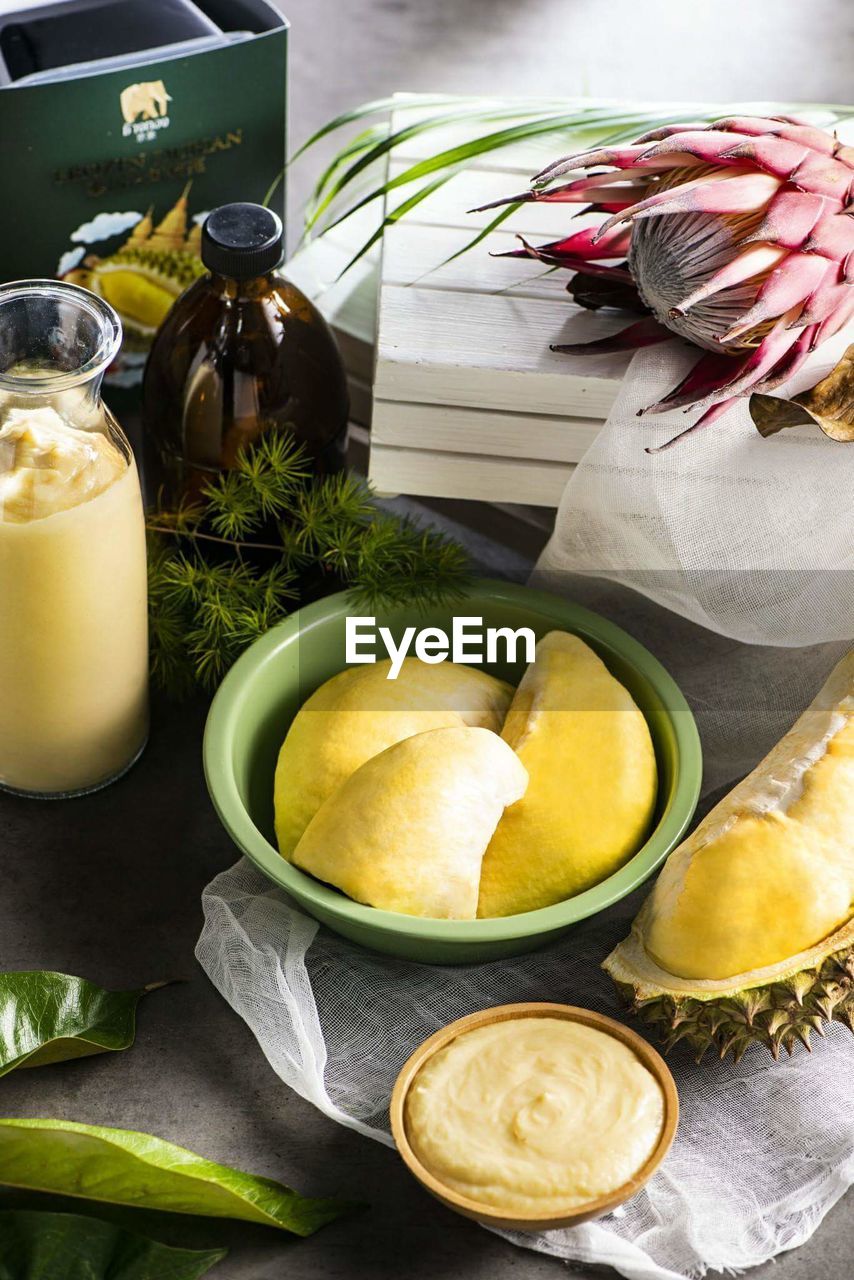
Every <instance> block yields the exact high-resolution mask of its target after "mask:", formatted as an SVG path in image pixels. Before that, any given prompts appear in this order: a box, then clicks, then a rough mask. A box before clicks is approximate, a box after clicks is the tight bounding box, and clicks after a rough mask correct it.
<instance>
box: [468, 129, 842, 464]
mask: <svg viewBox="0 0 854 1280" xmlns="http://www.w3.org/2000/svg"><path fill="white" fill-rule="evenodd" d="M604 166H607V168H605V167H604ZM600 168H601V170H602V171H601V172H594V173H588V174H587V176H586V177H582V178H576V179H573V180H570V181H568V182H563V183H561V184H559V185H555V183H556V182H557V180H558V179H559V178H562V177H564V176H565V175H566V174H568V173H571V172H572V171H575V170H590V169H595V170H600ZM541 200H542V201H560V202H564V201H565V202H567V203H572V204H575V203H581V204H584V205H586V206H587V208H586V209H585V210H584V211H583V212H601V213H603V214H608V215H610V216H608V217H606V218H605V219H603V221H602V223H601V224H600V225H599V226H598V227H585V228H584V229H583V230H582V231H578V232H576V233H575V234H574V235H569V236H567V237H566V238H565V239H563V240H557V241H554V242H553V243H551V244H546V245H541V246H539V247H536V248H535V247H534V246H532V245H530V244H528V243H526V242H524V241H523V244H524V247H523V248H522V249H519V250H516V251H515V255H514V256H525V255H530V256H534V257H536V258H539V259H541V260H542V261H543V262H547V263H549V264H551V265H554V266H561V267H567V268H568V269H570V270H572V271H576V272H581V273H583V277H584V278H589V277H591V276H593V277H597V278H598V279H600V280H602V282H603V284H604V283H605V282H608V286H609V288H611V287H612V286H618V287H619V293H618V295H617V296H619V297H620V300H621V303H622V304H623V305H625V302H626V298H627V296H628V297H629V299H631V294H630V293H629V294H628V295H627V293H626V290H627V289H636V291H637V295H638V296H637V298H636V300H635V304H634V305H635V309H640V310H644V309H646V310H648V311H649V312H651V315H648V316H647V317H646V318H644V319H643V320H640V321H638V322H636V323H635V324H632V325H630V326H629V328H627V329H625V330H623V332H622V333H619V334H616V335H615V336H614V337H611V338H605V339H601V340H599V341H597V342H589V343H581V344H577V345H573V346H567V347H556V348H555V350H565V351H572V352H575V353H578V352H584V351H587V352H590V353H602V352H606V351H619V350H628V349H630V348H632V347H638V346H646V345H650V344H652V343H655V342H662V341H664V340H665V339H667V338H672V337H673V335H674V333H675V334H679V335H681V336H682V337H683V338H687V339H688V340H689V341H690V342H693V343H695V344H696V345H697V346H699V347H703V348H704V349H705V352H706V354H704V355H703V356H701V357H700V359H699V360H698V362H697V364H696V365H695V366H694V368H693V369H692V370H691V372H690V373H689V374H688V376H687V377H686V378H685V379H684V380H683V381H682V382H681V383H680V385H679V386H677V387H675V388H674V389H673V390H672V391H671V392H670V393H669V394H668V395H667V396H665V397H664V399H663V400H660V401H659V402H658V403H657V404H653V405H650V406H649V408H648V409H646V410H644V412H645V413H661V412H664V411H665V410H668V409H675V408H680V407H681V408H684V409H685V410H686V411H687V410H688V409H696V408H703V409H704V410H705V412H704V413H703V415H702V416H701V417H700V419H699V420H698V421H697V422H696V423H695V424H694V425H693V426H692V427H690V428H689V429H688V431H686V432H682V433H681V435H679V436H677V437H676V440H679V439H681V438H682V437H683V436H684V435H687V434H689V433H690V432H693V431H697V430H699V429H701V428H703V427H707V426H709V425H711V423H712V422H714V421H715V420H716V419H717V418H718V417H720V416H721V414H723V413H724V412H725V411H726V410H727V408H728V407H729V406H730V405H731V404H732V403H733V401H734V400H736V399H738V398H739V397H740V396H744V395H748V394H749V393H751V392H754V391H761V392H766V391H769V390H771V389H773V388H774V387H776V386H779V384H780V383H782V382H784V381H786V380H787V379H788V378H790V377H791V376H792V374H794V373H795V372H796V370H797V369H799V368H800V366H801V365H802V364H803V362H804V361H805V360H806V358H807V356H808V355H809V354H810V352H812V351H814V350H815V348H816V347H817V346H819V344H820V343H822V342H824V341H825V339H827V338H829V337H831V336H832V335H833V334H835V333H837V332H838V331H839V330H840V329H841V328H842V327H843V326H844V325H845V324H847V322H848V321H849V320H850V319H851V318H852V316H854V287H852V285H854V148H852V147H844V146H842V145H841V144H840V143H839V142H838V141H837V139H836V138H835V137H833V136H832V135H831V134H829V133H826V132H825V131H824V130H823V129H818V128H815V127H813V126H811V125H809V124H806V123H803V122H801V121H799V120H797V119H796V118H793V117H787V116H775V117H773V118H771V119H763V118H760V117H754V116H744V117H742V116H734V117H731V118H729V119H726V120H718V121H716V122H715V123H714V124H711V125H708V126H699V125H690V124H687V125H676V126H670V127H668V128H665V129H658V130H655V131H654V132H652V133H648V134H645V135H644V136H643V137H641V138H639V139H638V140H637V142H635V143H633V144H632V145H631V146H625V147H617V148H610V147H602V148H596V149H594V150H591V151H583V152H579V153H578V154H575V155H569V156H565V157H564V158H563V159H561V160H558V161H557V162H556V163H555V164H553V165H550V166H549V167H548V168H547V169H544V170H543V172H542V173H540V174H538V175H537V177H536V178H535V179H534V180H533V184H532V189H531V190H530V191H526V192H523V193H522V194H521V195H518V196H513V197H511V198H510V200H501V201H496V202H495V204H496V205H500V204H508V203H512V202H515V201H541ZM484 207H485V208H491V207H493V206H491V205H486V206H484ZM569 287H570V288H571V289H572V290H573V292H575V293H576V295H577V296H578V288H577V286H575V287H574V283H573V284H571V285H570V286H569ZM592 305H596V304H595V302H594V303H593V304H592ZM669 443H670V444H673V443H675V441H670V442H669ZM666 447H668V446H665V448H666Z"/></svg>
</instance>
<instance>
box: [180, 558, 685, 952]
mask: <svg viewBox="0 0 854 1280" xmlns="http://www.w3.org/2000/svg"><path fill="white" fill-rule="evenodd" d="M348 612H349V613H352V612H353V609H352V605H351V604H350V603H349V602H348V599H347V597H346V596H345V595H344V594H339V595H334V596H329V597H327V598H326V599H325V600H320V601H318V602H317V603H316V604H311V605H308V606H307V607H306V608H305V609H300V610H299V612H298V613H295V614H294V615H293V616H292V617H290V618H288V619H287V620H286V621H285V622H282V623H280V624H279V625H278V626H277V627H273V629H272V630H271V631H269V632H268V633H267V635H265V636H263V637H262V638H261V639H260V640H258V641H256V642H255V644H253V645H252V646H251V648H249V649H248V650H247V651H246V653H244V654H243V655H242V657H240V658H239V659H238V661H237V662H236V663H235V664H234V666H233V667H232V669H231V671H230V672H229V673H228V675H227V676H226V678H225V680H224V681H223V682H222V685H221V687H220V689H219V691H218V693H217V695H216V697H215V698H214V700H213V704H212V706H211V710H210V714H209V716H208V722H207V727H206V730H205V741H204V763H205V776H206V778H207V783H208V790H209V791H210V794H211V799H212V800H213V803H214V806H215V808H216V811H217V813H218V814H219V817H220V819H221V821H222V823H223V826H224V827H225V828H226V830H227V831H228V833H229V835H230V836H231V838H232V839H233V840H234V842H235V844H236V845H237V846H238V848H239V849H241V850H242V851H243V852H244V853H245V854H246V856H247V857H248V858H250V859H251V860H252V862H254V863H255V865H256V866H257V867H258V868H259V869H260V870H261V871H263V872H264V874H265V875H266V876H268V877H269V879H270V880H272V881H273V882H274V883H275V884H277V885H280V886H281V887H282V888H283V889H285V890H286V891H287V892H288V893H289V894H290V896H291V897H292V898H293V899H294V900H295V901H296V902H297V903H299V905H300V906H301V907H302V908H303V909H304V910H305V911H307V912H308V913H309V914H310V915H312V916H314V917H315V919H317V920H319V921H321V923H323V924H325V925H328V926H329V928H330V929H334V930H335V931H336V932H337V933H340V934H343V935H344V936H345V937H347V938H352V939H353V940H354V941H355V942H359V943H361V944H362V945H363V946H366V947H371V948H373V949H374V950H376V951H384V952H387V953H389V954H391V955H396V956H403V957H405V958H406V959H410V960H420V961H427V962H430V963H435V964H468V963H473V962H478V961H483V960H493V959H497V958H498V957H500V956H510V955H517V954H519V953H521V952H523V951H532V950H534V949H535V948H536V947H540V946H543V945H545V944H546V943H548V942H551V941H553V940H554V939H555V938H557V937H558V936H559V935H560V934H562V933H564V932H565V931H566V930H567V929H569V928H570V927H571V926H572V925H573V924H575V923H576V921H578V920H583V919H585V918H586V917H587V916H591V915H593V914H594V913H595V912H597V911H602V910H603V908H605V907H608V906H610V905H611V904H612V903H614V902H617V901H618V900H619V899H620V898H623V897H625V896H626V895H627V894H628V893H631V891H632V890H633V889H635V888H637V886H638V885H639V884H641V883H642V882H643V881H644V880H646V878H647V877H648V876H649V875H651V874H652V872H653V871H655V870H656V868H657V867H658V866H659V865H660V864H661V862H662V861H663V860H664V858H665V857H666V855H667V854H668V853H669V852H670V850H671V849H672V848H673V847H674V845H675V844H676V843H677V842H678V841H679V839H680V837H681V836H682V835H683V833H684V832H685V829H686V828H687V826H688V824H689V822H690V821H691V818H692V816H693V814H694V809H695V807H696V804H697V797H698V795H699V790H700V778H701V774H702V755H701V750H700V740H699V736H698V734H697V727H696V725H695V723H694V717H693V716H692V714H691V711H690V709H689V707H688V704H687V703H686V701H685V699H684V697H683V696H682V694H681V693H680V691H679V689H678V687H677V685H676V684H675V683H674V681H673V680H672V679H671V678H670V676H669V675H668V674H667V672H666V671H665V670H664V668H663V667H662V666H661V664H660V663H659V662H658V661H657V660H656V659H655V658H654V657H653V656H652V654H651V653H649V652H648V650H646V649H645V648H644V647H643V646H642V645H640V644H638V642H637V641H636V640H633V639H632V638H631V636H629V635H627V634H626V632H625V631H622V630H621V629H620V628H619V627H616V626H614V624H613V623H611V622H608V621H607V620H606V619H605V618H602V617H600V616H599V615H598V614H595V613H591V612H590V611H589V610H587V609H582V608H580V607H579V606H578V605H574V604H571V603H570V602H568V601H566V600H563V599H560V598H559V597H557V596H553V595H550V594H548V593H547V592H543V591H532V590H530V589H528V588H527V587H520V586H515V585H513V584H510V583H504V582H497V581H491V580H488V579H484V580H481V581H479V582H477V583H475V584H474V586H473V587H472V589H471V591H470V592H469V593H468V598H467V599H466V600H464V601H458V602H456V603H455V604H453V605H451V606H447V607H443V608H436V609H433V610H430V611H429V612H427V613H426V614H425V615H423V618H419V624H420V625H422V626H428V625H432V626H441V627H443V628H445V629H448V628H449V626H450V619H451V617H452V616H453V615H454V614H457V615H458V616H459V615H461V614H467V615H474V616H479V617H483V620H484V625H485V626H505V627H506V626H512V627H514V628H515V627H520V626H528V627H531V628H533V630H534V631H535V632H536V634H537V636H538V638H539V636H541V635H544V634H545V633H546V632H547V631H552V630H563V631H572V632H574V633H575V634H576V635H579V636H581V637H582V639H584V640H586V641H587V643H588V644H589V645H590V646H591V647H592V648H593V649H595V651H596V652H597V653H598V654H599V656H600V657H601V658H602V660H603V661H604V662H605V663H606V665H607V666H608V668H609V669H610V670H611V672H612V673H613V674H614V675H615V676H616V677H617V679H618V680H621V681H622V683H623V684H624V685H625V686H626V687H627V688H628V689H629V690H630V691H631V693H632V695H633V697H634V699H635V701H636V702H637V704H638V706H639V707H640V708H641V710H642V711H643V713H644V715H645V716H646V719H647V721H648V723H649V727H650V730H651V732H652V737H653V741H654V743H655V752H656V756H657V759H658V769H659V780H660V786H659V800H658V808H657V812H656V818H655V825H654V828H653V830H652V832H651V834H650V836H649V839H648V840H647V842H646V844H644V845H643V847H642V848H641V849H639V850H638V852H637V853H636V854H635V855H634V857H633V858H631V859H630V860H629V861H628V862H627V863H626V864H625V866H623V867H621V868H620V870H619V871H617V872H615V873H614V875H612V876H608V878H607V879H606V880H603V881H602V882H601V883H600V884H597V885H595V886H594V888H592V889H588V890H586V892H584V893H580V894H577V895H576V896H575V897H574V898H569V899H567V901H566V902H560V903H558V904H557V905H555V906H553V907H543V908H541V909H540V910H538V911H528V912H525V913H524V914H522V915H516V916H505V917H503V918H501V919H497V920H434V919H421V918H418V917H415V916H406V915H401V914H400V913H398V912H394V911H379V910H377V909H376V908H374V907H366V906H363V905H362V904H361V903H358V902H353V901H351V899H350V898H347V897H345V896H344V894H342V893H339V892H338V891H337V890H336V889H333V888H330V887H329V886H328V885H325V884H322V883H320V881H318V880H315V879H313V878H312V877H311V876H309V875H306V874H305V873H304V872H302V871H300V870H299V869H298V868H297V867H294V866H292V865H291V864H290V863H289V862H286V861H285V860H284V858H282V857H280V855H279V853H278V851H277V849H276V847H275V837H274V834H273V774H274V772H275V768H276V759H277V756H278V752H279V747H280V746H281V744H282V740H283V739H284V737H285V734H286V732H287V729H288V725H289V724H290V722H291V720H292V719H293V717H294V715H295V714H296V712H297V709H298V708H299V707H300V705H301V704H302V703H303V702H304V701H305V699H306V698H307V697H308V696H309V694H310V693H312V692H313V690H314V689H316V688H317V687H318V686H319V685H321V684H322V683H323V682H324V681H325V680H328V679H329V677H330V676H333V675H335V674H336V673H337V672H338V671H340V670H341V669H342V668H343V667H344V665H345V663H344V625H345V619H346V617H347V614H348ZM407 622H409V623H411V622H412V618H411V616H410V615H406V616H405V614H404V611H402V610H390V611H388V612H386V613H384V614H382V615H380V614H379V613H378V614H377V625H384V626H389V627H391V628H392V629H393V630H395V631H396V630H399V629H400V628H402V627H403V626H404V625H406V624H407ZM491 670H492V672H493V674H494V675H497V676H500V677H501V678H502V679H505V680H509V681H511V683H513V684H518V682H519V680H520V679H521V676H522V673H523V670H524V663H518V664H516V665H515V666H508V665H500V664H499V665H498V666H495V667H492V668H491Z"/></svg>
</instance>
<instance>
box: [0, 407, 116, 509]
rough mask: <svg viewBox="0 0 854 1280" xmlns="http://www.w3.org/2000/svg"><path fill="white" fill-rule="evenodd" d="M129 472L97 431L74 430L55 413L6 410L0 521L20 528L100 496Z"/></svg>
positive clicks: (0, 437)
mask: <svg viewBox="0 0 854 1280" xmlns="http://www.w3.org/2000/svg"><path fill="white" fill-rule="evenodd" d="M127 469H128V465H127V462H126V461H125V459H124V458H123V457H122V455H121V454H120V453H119V451H118V449H117V448H116V446H115V445H114V444H113V443H112V441H111V440H108V439H107V437H106V436H104V435H101V434H100V432H97V431H78V430H76V429H75V428H73V427H71V426H69V425H68V424H67V423H66V422H64V421H63V419H62V418H61V417H60V415H59V414H58V413H57V412H56V410H55V409H52V408H50V407H49V406H47V405H45V406H42V407H40V408H37V409H10V410H9V413H8V415H7V416H6V421H5V422H4V424H3V426H2V428H0V518H2V519H3V520H5V521H12V522H14V523H15V524H22V523H24V522H26V521H29V520H43V519H44V518H45V516H51V515H54V514H55V513H56V512H57V511H68V510H69V509H70V508H71V507H77V506H79V505H80V503H81V502H88V501H90V499H92V498H96V497H97V496H98V494H99V493H103V491H104V489H106V488H107V486H108V485H111V484H112V483H113V482H114V481H115V480H118V479H119V477H120V476H122V475H123V474H124V473H125V472H126V471H127Z"/></svg>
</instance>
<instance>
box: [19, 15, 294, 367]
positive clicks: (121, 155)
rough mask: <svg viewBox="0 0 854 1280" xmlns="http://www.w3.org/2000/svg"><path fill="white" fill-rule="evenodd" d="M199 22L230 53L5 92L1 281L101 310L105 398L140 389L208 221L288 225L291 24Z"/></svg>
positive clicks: (181, 54)
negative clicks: (109, 349) (75, 295)
mask: <svg viewBox="0 0 854 1280" xmlns="http://www.w3.org/2000/svg"><path fill="white" fill-rule="evenodd" d="M73 5H74V0H69V3H68V4H67V5H66V10H68V9H69V8H70V9H72V10H73ZM56 8H57V6H52V7H51V10H50V11H53V10H55V9H56ZM197 8H198V9H199V10H201V12H202V13H203V14H204V15H205V16H206V18H208V19H210V20H211V22H212V23H213V24H216V27H218V28H219V29H220V30H221V31H222V32H224V33H226V35H227V37H228V39H229V42H228V43H223V44H222V45H221V47H213V48H212V47H203V48H200V49H198V50H196V51H189V52H188V50H187V47H186V46H185V47H184V48H183V49H182V48H181V46H175V47H174V49H173V51H172V52H171V53H170V49H169V47H168V46H166V47H161V48H158V49H156V50H153V51H152V53H151V60H150V61H149V60H148V55H147V54H146V55H144V56H145V60H144V61H138V60H137V61H134V63H133V65H131V66H128V67H125V68H124V69H121V70H114V69H113V70H104V69H99V65H98V62H89V63H86V64H85V66H84V67H83V68H80V70H81V71H82V74H78V73H75V78H71V79H52V80H48V81H47V82H46V83H38V82H35V83H28V82H27V81H26V80H24V81H22V82H21V83H15V82H12V83H8V84H4V85H2V86H0V166H2V172H3V174H4V175H5V176H4V182H3V187H4V193H5V197H6V198H5V199H4V200H3V202H2V205H0V280H15V279H25V278H30V277H35V276H40V277H46V276H58V277H60V278H63V279H67V280H71V281H74V282H76V283H79V284H82V285H85V286H86V287H87V288H89V289H92V290H93V291H94V292H96V293H99V294H101V295H102V296H103V297H104V298H106V299H107V301H108V302H110V303H111V304H112V305H113V306H114V307H115V308H116V310H117V311H118V313H119V315H120V316H121V318H122V322H123V325H124V332H125V341H124V344H123V347H122V352H121V355H120V357H119V359H118V360H117V361H116V363H115V364H114V365H113V367H112V369H111V370H110V374H109V378H108V381H110V382H111V383H112V384H113V385H114V386H125V387H130V386H133V385H134V384H136V383H138V382H139V380H140V378H141V373H142V367H143V365H144V362H145V356H146V352H147V350H148V346H149V344H150V341H151V338H152V337H153V335H154V332H155V331H156V329H157V327H158V325H159V324H160V322H161V321H162V319H163V317H164V316H165V314H166V312H167V311H168V309H169V307H170V306H171V304H172V302H173V301H174V300H175V298H177V297H178V295H179V294H180V293H181V292H182V291H183V290H184V288H186V286H187V285H188V284H190V283H192V281H193V280H194V279H195V278H196V276H197V275H199V274H200V273H201V272H202V270H203V268H202V265H201V262H200V260H199V256H198V251H199V244H200V232H201V221H202V219H203V217H204V215H205V214H206V213H207V212H208V211H209V210H211V209H213V208H215V207H216V206H217V205H221V204H226V203H228V202H229V201H232V200H252V201H256V202H258V203H266V204H268V205H270V207H271V208H274V209H275V210H276V212H277V213H279V215H280V216H282V217H284V179H283V167H284V163H285V101H286V74H287V32H288V24H287V21H286V19H284V18H283V17H282V16H281V14H280V13H279V12H278V11H277V10H276V9H274V8H273V6H272V5H271V4H269V3H268V2H267V0H198V4H197ZM44 12H45V13H47V12H48V10H47V9H46V10H45V11H44ZM2 22H3V18H2V17H0V40H2ZM230 33H234V34H230ZM237 33H239V34H237ZM201 43H202V44H204V43H205V42H204V41H202V42H201ZM35 80H36V81H38V77H35Z"/></svg>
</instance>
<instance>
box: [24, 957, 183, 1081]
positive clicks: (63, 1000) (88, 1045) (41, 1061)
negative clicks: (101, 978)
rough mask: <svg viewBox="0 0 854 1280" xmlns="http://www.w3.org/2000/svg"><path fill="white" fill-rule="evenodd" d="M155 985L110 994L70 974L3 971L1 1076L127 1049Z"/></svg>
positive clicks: (156, 984)
mask: <svg viewBox="0 0 854 1280" xmlns="http://www.w3.org/2000/svg"><path fill="white" fill-rule="evenodd" d="M165 985H166V984H165V983H163V982H154V983H152V984H151V985H150V986H147V987H140V988H138V989H137V990H135V991H105V990H104V988H103V987H99V986H96V985H95V983H93V982H88V981H87V980H86V979H85V978H76V977H73V976H72V975H71V974H67V973H52V972H48V971H41V970H28V971H24V972H17V973H0V1076H4V1075H6V1074H7V1073H8V1072H9V1071H14V1069H15V1068H16V1067H41V1066H47V1065H48V1064H49V1063H52V1062H64V1061H66V1060H67V1059H69V1058H85V1057H88V1056H89V1055H90V1054H95V1053H110V1052H115V1051H117V1050H120V1049H127V1048H129V1047H130V1046H131V1045H132V1044H133V1039H134V1034H135V1031H136V1006H137V1005H138V1004H139V1001H140V1000H141V998H142V997H143V996H144V995H145V994H146V992H148V991H154V990H155V989H156V988H157V987H162V986H165Z"/></svg>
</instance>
